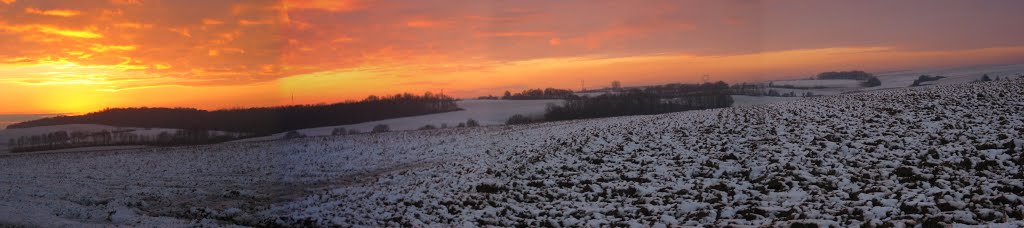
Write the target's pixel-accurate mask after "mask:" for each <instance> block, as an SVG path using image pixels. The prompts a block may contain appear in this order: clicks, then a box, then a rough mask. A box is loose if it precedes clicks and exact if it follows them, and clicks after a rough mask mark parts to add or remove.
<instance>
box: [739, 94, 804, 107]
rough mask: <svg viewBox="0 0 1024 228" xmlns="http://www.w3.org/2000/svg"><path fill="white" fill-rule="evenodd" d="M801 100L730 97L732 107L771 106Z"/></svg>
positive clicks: (794, 98)
mask: <svg viewBox="0 0 1024 228" xmlns="http://www.w3.org/2000/svg"><path fill="white" fill-rule="evenodd" d="M799 99H803V97H770V96H760V97H757V96H746V95H732V100H733V102H732V106H733V107H744V106H751V105H762V104H771V103H777V102H786V101H793V100H799Z"/></svg>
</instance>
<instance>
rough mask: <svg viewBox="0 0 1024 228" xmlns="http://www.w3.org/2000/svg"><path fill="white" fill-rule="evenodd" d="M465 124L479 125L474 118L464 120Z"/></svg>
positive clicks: (470, 125)
mask: <svg viewBox="0 0 1024 228" xmlns="http://www.w3.org/2000/svg"><path fill="white" fill-rule="evenodd" d="M466 126H467V127H479V126H480V123H479V122H476V120H474V119H472V118H470V119H469V120H466Z"/></svg>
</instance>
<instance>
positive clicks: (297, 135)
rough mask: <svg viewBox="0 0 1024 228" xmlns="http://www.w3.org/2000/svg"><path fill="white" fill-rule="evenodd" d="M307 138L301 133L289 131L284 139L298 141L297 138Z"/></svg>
mask: <svg viewBox="0 0 1024 228" xmlns="http://www.w3.org/2000/svg"><path fill="white" fill-rule="evenodd" d="M305 137H306V135H303V134H302V133H299V132H298V131H289V132H288V133H285V134H284V139H297V138H305Z"/></svg>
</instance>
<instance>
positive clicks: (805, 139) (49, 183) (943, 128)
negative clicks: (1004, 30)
mask: <svg viewBox="0 0 1024 228" xmlns="http://www.w3.org/2000/svg"><path fill="white" fill-rule="evenodd" d="M1020 113H1024V80H1015V81H997V82H988V83H974V84H959V85H938V86H926V87H916V88H906V89H892V90H879V91H871V92H866V93H857V94H847V95H839V96H827V97H815V98H808V99H801V100H796V101H790V102H781V103H772V104H764V105H753V106H747V107H734V108H724V109H713V110H702V111H691V112H680V113H671V114H663V115H652V116H630V117H616V118H604V119H593V120H577V121H562V122H548V123H541V124H530V125H515V126H489V127H478V128H456V129H441V130H431V131H405V132H390V133H382V134H362V135H348V136H332V137H314V138H303V139H294V140H279V141H267V142H246V143H241V142H239V143H224V144H218V145H208V146H194V147H176V148H146V149H138V150H123V151H107V152H82V153H46V154H25V155H8V156H2V157H0V192H2V193H3V194H0V221H2V222H0V225H38V226H46V227H50V226H73V227H79V226H109V225H124V226H186V225H243V226H361V227H362V226H365V227H391V226H426V224H436V225H439V226H442V227H448V226H485V225H496V226H515V225H523V226H531V227H537V226H549V225H550V226H558V227H566V226H608V225H612V226H619V225H622V226H655V227H658V226H662V227H663V226H690V225H694V226H696V225H713V226H726V225H740V226H743V225H750V226H789V225H795V224H806V223H813V224H820V225H833V226H840V227H847V226H859V225H865V224H870V225H884V224H890V225H896V226H897V227H900V226H901V225H908V226H914V225H916V224H923V225H926V227H927V226H929V225H936V224H938V223H946V224H950V223H955V224H987V225H999V226H1004V227H1015V226H1024V222H1022V221H1024V198H1022V196H1024V166H1022V165H1024V164H1022V163H1024V152H1022V151H1021V148H1024V116H1022V115H1021V114H1020Z"/></svg>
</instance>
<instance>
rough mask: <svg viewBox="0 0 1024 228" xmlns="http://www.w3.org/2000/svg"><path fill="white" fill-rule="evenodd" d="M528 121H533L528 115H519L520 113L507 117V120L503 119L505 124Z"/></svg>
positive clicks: (525, 122) (526, 122)
mask: <svg viewBox="0 0 1024 228" xmlns="http://www.w3.org/2000/svg"><path fill="white" fill-rule="evenodd" d="M528 123H533V119H530V117H526V116H524V115H520V114H516V115H513V116H512V117H509V118H508V120H507V121H505V124H507V125H516V124H528Z"/></svg>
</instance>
